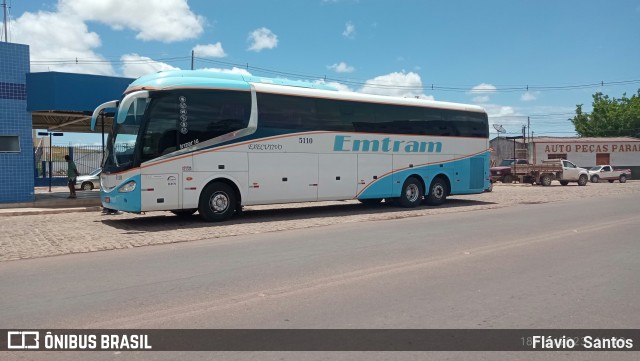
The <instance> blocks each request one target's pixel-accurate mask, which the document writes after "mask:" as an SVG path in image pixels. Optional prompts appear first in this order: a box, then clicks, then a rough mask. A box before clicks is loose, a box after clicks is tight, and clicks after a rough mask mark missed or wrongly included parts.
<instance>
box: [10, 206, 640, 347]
mask: <svg viewBox="0 0 640 361" xmlns="http://www.w3.org/2000/svg"><path fill="white" fill-rule="evenodd" d="M638 198H639V197H638V196H635V195H632V196H629V195H627V196H625V197H608V198H593V199H582V200H575V201H565V202H557V203H546V204H528V205H521V206H514V207H509V208H501V209H493V210H484V211H476V212H464V213H458V214H443V215H437V216H427V217H416V218H407V219H399V220H391V221H379V222H363V223H359V224H342V225H336V226H328V227H320V228H312V229H303V230H294V231H285V232H277V233H267V234H260V235H255V236H238V237H232V238H223V239H216V240H211V241H198V242H190V243H180V244H171V245H166V246H154V247H144V248H138V249H130V250H118V251H108V252H96V253H90V254H79V255H67V256H58V257H49V258H41V259H32V260H23V261H12V262H4V263H0V290H2V293H1V296H0V322H1V325H0V328H18V329H24V328H42V327H46V328H527V329H528V328H560V329H569V328H574V329H575V328H640V303H639V302H638V300H639V299H640V282H638V280H639V275H640V262H639V261H638V259H639V258H640V202H639V200H640V199H638ZM301 212H303V211H301ZM6 356H9V358H16V359H31V358H42V359H58V358H60V359H78V360H80V359H122V358H123V357H126V358H127V359H129V358H133V359H149V358H154V359H156V358H161V359H185V358H189V359H192V358H193V359H211V358H212V357H214V358H215V359H233V360H246V359H259V360H263V359H278V360H279V359H296V360H298V359H354V358H357V359H363V360H364V359H366V360H369V359H425V358H438V359H470V360H475V359H488V360H494V359H508V360H513V359H527V360H530V359H536V360H537V359H545V360H556V359H576V360H584V359H594V360H596V359H629V360H631V359H636V358H637V356H638V353H635V352H631V353H629V352H627V353H584V352H582V353H570V352H563V353H558V352H553V353H552V352H543V353H504V352H502V353H500V352H493V353H492V352H488V353H482V354H478V353H470V352H467V353H465V352H453V353H433V352H432V353H414V352H401V353H354V352H352V353H281V352H277V353H274V352H271V353H265V352H262V353H216V354H208V353H191V354H189V355H179V354H177V353H124V354H121V353H112V352H101V353H91V354H89V353H82V352H76V353H39V354H34V353H30V354H28V357H27V354H25V353H22V354H20V353H12V354H7V355H6ZM634 356H635V357H634ZM0 358H3V359H4V357H2V355H0Z"/></svg>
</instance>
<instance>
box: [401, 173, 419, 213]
mask: <svg viewBox="0 0 640 361" xmlns="http://www.w3.org/2000/svg"><path fill="white" fill-rule="evenodd" d="M423 195H424V191H423V190H422V184H421V183H420V181H419V180H417V179H416V178H415V177H409V178H407V180H406V181H405V182H404V185H403V186H402V194H400V198H399V199H398V203H399V204H400V206H402V207H405V208H414V207H416V206H417V205H418V204H420V203H421V202H422V196H423Z"/></svg>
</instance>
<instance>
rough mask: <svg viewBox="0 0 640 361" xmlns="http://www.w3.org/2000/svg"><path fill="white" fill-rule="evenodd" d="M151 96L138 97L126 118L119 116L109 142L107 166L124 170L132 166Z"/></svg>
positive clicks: (130, 105) (130, 106) (129, 108)
mask: <svg viewBox="0 0 640 361" xmlns="http://www.w3.org/2000/svg"><path fill="white" fill-rule="evenodd" d="M149 100H150V98H137V99H135V100H134V101H133V102H131V104H129V107H128V110H127V112H126V113H120V114H125V115H126V116H125V117H124V119H120V118H117V119H116V121H114V124H113V132H112V134H111V137H110V139H109V142H108V143H107V157H106V159H105V168H115V169H116V170H124V169H127V168H131V166H132V165H133V161H134V154H135V152H134V149H135V145H136V139H137V137H138V133H139V131H140V127H141V125H142V119H143V117H144V113H145V111H146V109H147V106H148V104H149Z"/></svg>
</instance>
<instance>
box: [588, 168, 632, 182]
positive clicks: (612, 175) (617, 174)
mask: <svg viewBox="0 0 640 361" xmlns="http://www.w3.org/2000/svg"><path fill="white" fill-rule="evenodd" d="M629 178H631V170H630V169H613V167H612V166H610V165H608V164H607V165H598V166H595V167H592V168H590V169H589V179H591V182H592V183H598V182H599V181H600V179H605V180H608V181H609V183H613V182H614V181H620V183H625V182H626V181H627V179H629Z"/></svg>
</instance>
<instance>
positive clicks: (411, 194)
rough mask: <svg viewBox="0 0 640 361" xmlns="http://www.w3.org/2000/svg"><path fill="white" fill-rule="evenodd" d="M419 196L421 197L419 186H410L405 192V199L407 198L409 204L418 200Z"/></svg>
mask: <svg viewBox="0 0 640 361" xmlns="http://www.w3.org/2000/svg"><path fill="white" fill-rule="evenodd" d="M419 196H420V189H419V188H418V186H417V185H415V184H409V186H408V187H407V190H406V191H405V197H407V200H408V201H409V202H415V201H417V200H418V197H419Z"/></svg>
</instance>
